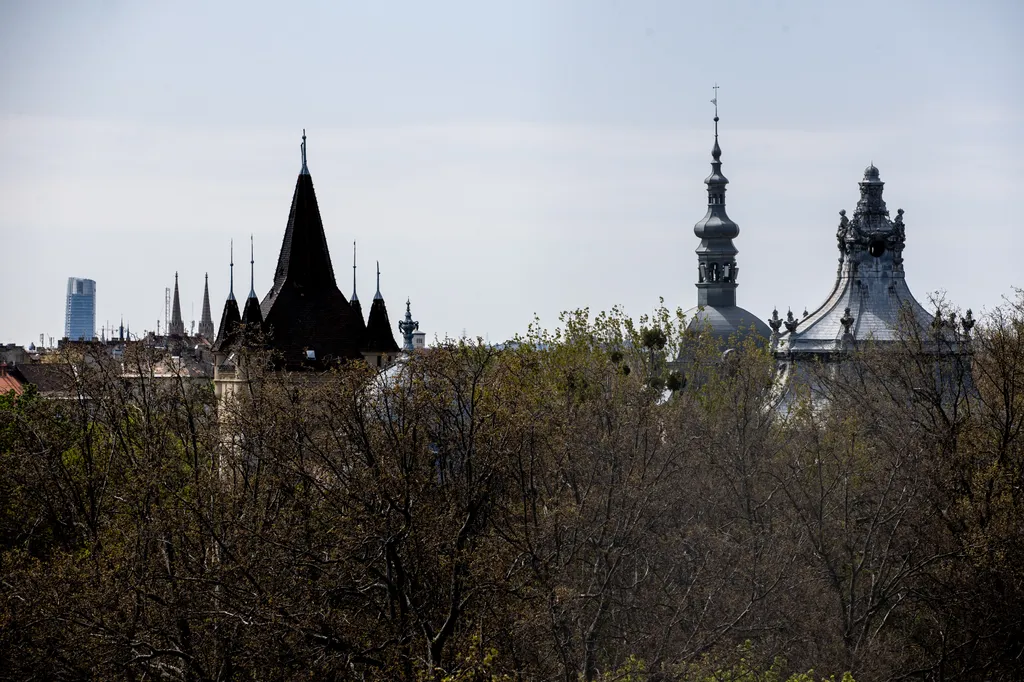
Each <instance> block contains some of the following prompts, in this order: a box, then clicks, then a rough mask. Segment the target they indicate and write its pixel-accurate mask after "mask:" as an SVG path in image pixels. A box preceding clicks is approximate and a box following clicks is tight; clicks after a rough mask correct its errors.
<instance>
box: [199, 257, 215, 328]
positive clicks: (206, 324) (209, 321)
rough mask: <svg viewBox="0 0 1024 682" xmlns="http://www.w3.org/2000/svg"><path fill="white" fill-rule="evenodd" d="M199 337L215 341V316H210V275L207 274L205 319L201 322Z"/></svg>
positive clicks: (204, 292)
mask: <svg viewBox="0 0 1024 682" xmlns="http://www.w3.org/2000/svg"><path fill="white" fill-rule="evenodd" d="M199 336H201V337H203V338H204V339H206V340H207V341H212V340H213V316H212V315H210V273H206V278H205V281H204V282H203V317H202V319H201V320H199Z"/></svg>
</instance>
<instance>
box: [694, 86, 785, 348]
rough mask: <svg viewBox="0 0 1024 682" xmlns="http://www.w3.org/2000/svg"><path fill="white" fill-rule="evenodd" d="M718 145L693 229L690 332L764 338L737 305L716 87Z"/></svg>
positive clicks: (764, 331)
mask: <svg viewBox="0 0 1024 682" xmlns="http://www.w3.org/2000/svg"><path fill="white" fill-rule="evenodd" d="M714 89H715V98H714V99H712V100H711V103H712V104H714V105H715V118H714V121H715V144H714V146H713V147H712V148H711V175H709V176H708V177H707V179H705V180H704V184H706V185H707V186H708V210H707V213H706V214H705V215H704V218H703V219H701V220H700V222H698V223H697V224H696V225H694V227H693V232H694V234H696V235H697V237H699V238H700V245H699V246H698V247H697V250H696V253H697V307H696V308H693V309H691V310H689V311H687V313H686V314H687V317H689V318H690V322H689V327H690V328H691V329H701V328H709V330H710V332H711V333H712V334H713V335H714V336H715V337H716V338H719V339H721V340H723V341H724V340H726V339H728V338H729V337H730V336H733V335H734V334H739V335H743V334H745V333H747V332H749V331H750V330H751V328H753V330H754V332H755V333H756V334H758V335H760V336H763V337H764V338H766V339H767V338H768V337H769V335H770V334H771V332H770V330H769V329H768V327H767V325H765V323H764V322H763V321H761V320H760V319H759V318H758V317H757V316H755V315H754V314H753V313H751V312H748V311H746V310H744V309H743V308H740V307H738V306H737V305H736V287H737V282H738V280H739V266H738V264H737V263H736V255H737V254H738V253H739V251H738V250H737V249H736V246H735V244H733V239H735V238H736V237H738V236H739V233H740V228H739V225H737V224H736V223H735V222H733V221H732V220H731V219H730V218H729V216H728V214H727V213H726V211H725V188H726V185H728V184H729V180H728V179H727V178H726V177H725V176H724V175H723V174H722V148H721V147H720V146H719V144H718V120H719V119H718V85H715V88H714Z"/></svg>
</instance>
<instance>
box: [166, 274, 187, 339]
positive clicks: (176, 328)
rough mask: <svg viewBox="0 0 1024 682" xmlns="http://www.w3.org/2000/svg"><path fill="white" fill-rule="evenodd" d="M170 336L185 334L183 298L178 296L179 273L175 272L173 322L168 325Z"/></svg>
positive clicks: (172, 305) (172, 307)
mask: <svg viewBox="0 0 1024 682" xmlns="http://www.w3.org/2000/svg"><path fill="white" fill-rule="evenodd" d="M167 333H168V335H169V336H184V335H185V322H184V321H183V320H182V319H181V300H180V299H179V298H178V273H177V272H175V273H174V301H173V303H172V304H171V323H170V324H169V325H168V329H167Z"/></svg>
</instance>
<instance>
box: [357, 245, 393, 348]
mask: <svg viewBox="0 0 1024 682" xmlns="http://www.w3.org/2000/svg"><path fill="white" fill-rule="evenodd" d="M365 351H366V352H367V353H372V354H381V353H384V354H388V353H397V352H398V344H397V343H395V336H394V333H393V332H392V331H391V322H390V321H389V320H388V309H387V306H385V305H384V297H383V296H381V295H380V262H378V263H377V293H376V294H374V295H373V304H372V305H371V306H370V317H369V319H368V320H367V321H366V346H365Z"/></svg>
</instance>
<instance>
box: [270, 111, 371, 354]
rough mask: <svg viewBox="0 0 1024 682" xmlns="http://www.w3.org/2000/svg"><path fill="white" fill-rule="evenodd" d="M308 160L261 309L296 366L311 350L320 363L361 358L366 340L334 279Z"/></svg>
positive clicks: (276, 341)
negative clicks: (272, 283)
mask: <svg viewBox="0 0 1024 682" xmlns="http://www.w3.org/2000/svg"><path fill="white" fill-rule="evenodd" d="M303 137H305V131H303ZM305 149H306V147H305V139H303V146H302V150H303V152H305ZM303 156H304V158H303V161H304V163H303V166H302V172H300V174H299V176H298V179H297V180H296V182H295V192H294V194H293V195H292V204H291V210H290V211H289V213H288V224H287V226H286V227H285V232H284V239H283V241H282V243H281V253H280V255H279V256H278V259H277V269H276V270H275V271H274V285H273V287H271V289H270V292H269V293H268V294H267V295H266V296H265V297H264V299H263V303H262V304H261V306H260V307H261V309H262V312H263V319H264V328H265V329H266V331H267V334H268V335H269V336H270V338H271V339H272V344H273V347H274V348H275V349H276V350H278V351H280V352H281V354H282V356H283V358H284V362H285V364H287V365H290V366H293V367H308V366H309V363H308V362H307V357H308V356H307V351H309V350H312V351H313V352H314V355H315V357H316V362H317V363H318V364H321V365H322V364H324V363H328V362H333V361H338V360H346V359H354V358H358V357H361V356H360V350H361V347H362V341H363V333H362V317H361V316H359V320H358V321H357V319H356V317H357V316H356V314H354V311H353V310H352V307H351V306H350V305H349V303H348V300H346V298H345V296H344V295H343V294H342V293H341V291H340V290H339V289H338V284H337V281H336V280H335V278H334V268H333V266H332V265H331V255H330V252H329V250H328V248H327V237H326V235H325V234H324V226H323V221H322V219H321V217H320V207H319V206H318V205H317V199H316V192H315V191H314V189H313V179H312V177H311V176H310V174H309V168H308V165H307V164H306V163H305V154H304V155H303Z"/></svg>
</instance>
